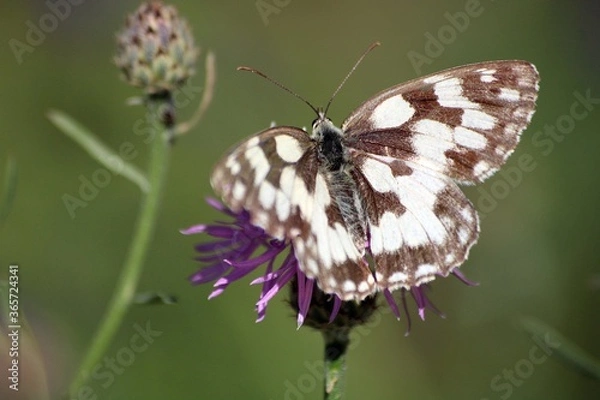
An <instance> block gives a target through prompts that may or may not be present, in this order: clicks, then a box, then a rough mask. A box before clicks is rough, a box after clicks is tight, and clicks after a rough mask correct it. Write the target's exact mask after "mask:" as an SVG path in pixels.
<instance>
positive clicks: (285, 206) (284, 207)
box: [275, 190, 292, 221]
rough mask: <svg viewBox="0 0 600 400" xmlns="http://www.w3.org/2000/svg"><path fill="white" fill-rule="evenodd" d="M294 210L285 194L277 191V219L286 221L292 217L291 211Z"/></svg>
mask: <svg viewBox="0 0 600 400" xmlns="http://www.w3.org/2000/svg"><path fill="white" fill-rule="evenodd" d="M291 208H292V204H291V203H290V200H289V199H288V198H287V196H286V195H285V193H283V192H282V191H281V190H278V191H277V197H276V200H275V210H276V211H277V218H279V220H280V221H285V220H286V219H287V218H288V217H289V215H290V209H291Z"/></svg>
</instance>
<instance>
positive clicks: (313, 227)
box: [211, 127, 375, 300]
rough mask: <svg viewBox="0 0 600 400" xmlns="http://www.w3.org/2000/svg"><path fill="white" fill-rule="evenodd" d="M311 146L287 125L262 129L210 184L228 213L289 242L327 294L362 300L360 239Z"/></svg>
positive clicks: (364, 278) (364, 277)
mask: <svg viewBox="0 0 600 400" xmlns="http://www.w3.org/2000/svg"><path fill="white" fill-rule="evenodd" d="M319 166H320V163H319V160H318V154H317V149H316V145H315V143H314V142H313V141H312V140H311V139H310V138H309V137H308V135H307V133H306V132H304V131H302V130H300V129H298V128H293V127H277V128H272V129H268V130H266V131H264V132H262V133H259V134H258V135H256V136H254V137H252V138H250V139H249V140H247V141H246V142H244V143H242V144H241V145H238V146H236V147H235V148H234V149H233V150H232V151H231V152H230V153H229V154H228V155H226V156H225V157H224V158H223V160H222V161H221V162H219V163H218V164H217V166H216V167H215V169H214V171H213V174H212V178H211V184H212V186H213V188H214V189H215V191H216V192H217V193H218V194H219V195H220V196H221V197H222V199H223V201H224V202H225V203H226V204H227V205H228V206H229V208H231V209H232V210H233V211H236V212H240V211H242V210H247V211H248V212H249V214H250V218H251V222H252V223H253V224H254V225H256V226H258V227H260V228H262V229H264V230H265V232H267V233H268V234H269V235H270V236H273V237H274V238H277V239H280V240H290V241H291V242H292V244H293V247H294V251H295V255H296V258H297V260H298V264H299V268H300V269H301V270H302V271H303V272H304V273H305V274H306V275H307V276H308V277H309V278H316V280H317V283H318V284H319V287H320V288H321V289H322V290H323V291H325V292H327V293H336V294H337V295H338V296H339V297H340V298H341V299H343V300H350V299H362V298H364V297H366V296H368V295H369V294H371V293H373V291H374V290H375V280H374V278H373V276H372V274H371V272H370V270H369V268H368V265H367V264H366V262H365V261H364V255H365V241H366V239H365V237H364V235H365V234H364V232H363V235H362V236H363V237H362V238H361V237H357V235H356V229H354V230H352V229H348V227H347V225H346V220H345V219H344V217H343V216H342V213H341V211H340V209H339V205H338V203H337V201H336V200H335V199H336V197H337V195H339V190H340V189H337V185H336V184H333V183H332V182H331V176H329V174H327V173H325V172H324V171H322V170H321V168H320V167H319Z"/></svg>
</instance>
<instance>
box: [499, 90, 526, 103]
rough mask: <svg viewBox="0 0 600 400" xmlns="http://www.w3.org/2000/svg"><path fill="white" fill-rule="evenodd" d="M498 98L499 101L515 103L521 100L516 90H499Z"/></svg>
mask: <svg viewBox="0 0 600 400" xmlns="http://www.w3.org/2000/svg"><path fill="white" fill-rule="evenodd" d="M498 98H499V99H500V100H505V101H510V102H515V101H519V100H520V99H521V94H520V93H519V91H518V90H516V89H507V88H502V89H500V94H499V95H498Z"/></svg>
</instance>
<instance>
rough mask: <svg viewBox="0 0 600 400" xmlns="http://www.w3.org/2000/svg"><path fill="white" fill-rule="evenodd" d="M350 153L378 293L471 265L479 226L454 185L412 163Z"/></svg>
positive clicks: (425, 280) (470, 205)
mask: <svg viewBox="0 0 600 400" xmlns="http://www.w3.org/2000/svg"><path fill="white" fill-rule="evenodd" d="M350 151H351V153H352V158H353V160H354V163H355V167H356V168H354V170H353V176H354V179H355V180H356V182H357V185H358V188H359V191H360V193H361V196H362V198H363V199H364V204H365V213H366V216H367V219H368V226H369V228H368V229H369V238H370V240H369V245H370V252H371V254H372V255H373V259H374V262H375V277H376V281H377V286H378V288H379V289H390V290H394V289H397V288H400V287H404V288H406V289H408V288H411V287H414V286H418V285H420V284H422V283H425V282H429V281H431V280H433V279H434V278H435V275H436V274H442V275H444V276H446V275H448V274H449V273H450V272H451V271H452V269H453V268H454V267H456V266H458V265H460V264H462V263H463V262H464V261H465V260H466V258H467V256H468V253H469V249H470V248H471V246H473V245H474V244H475V242H476V241H477V236H478V234H479V222H478V216H477V213H476V211H475V209H474V207H473V205H472V204H471V203H470V202H469V200H468V199H467V198H466V197H465V195H464V194H463V193H462V191H461V190H460V189H459V188H458V186H457V185H456V183H455V182H453V181H452V180H451V179H449V178H448V177H446V176H444V175H442V174H440V173H438V172H435V171H432V170H430V169H427V168H422V167H421V166H420V165H418V164H415V163H414V162H411V161H401V160H398V159H395V158H391V157H387V156H379V155H375V154H369V153H365V152H362V151H360V150H355V149H352V150H350Z"/></svg>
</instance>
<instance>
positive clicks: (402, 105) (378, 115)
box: [370, 95, 415, 129]
mask: <svg viewBox="0 0 600 400" xmlns="http://www.w3.org/2000/svg"><path fill="white" fill-rule="evenodd" d="M414 113H415V109H414V108H413V107H412V106H411V105H410V103H409V102H408V101H406V100H404V98H403V97H402V95H396V96H392V97H390V98H389V99H385V100H384V101H382V102H381V103H380V104H379V105H378V106H377V107H375V109H374V110H373V114H371V118H370V120H371V123H372V124H373V127H374V128H375V129H385V128H393V127H397V126H400V125H402V124H404V123H406V122H407V121H408V120H409V119H411V117H412V116H413V115H414Z"/></svg>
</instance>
